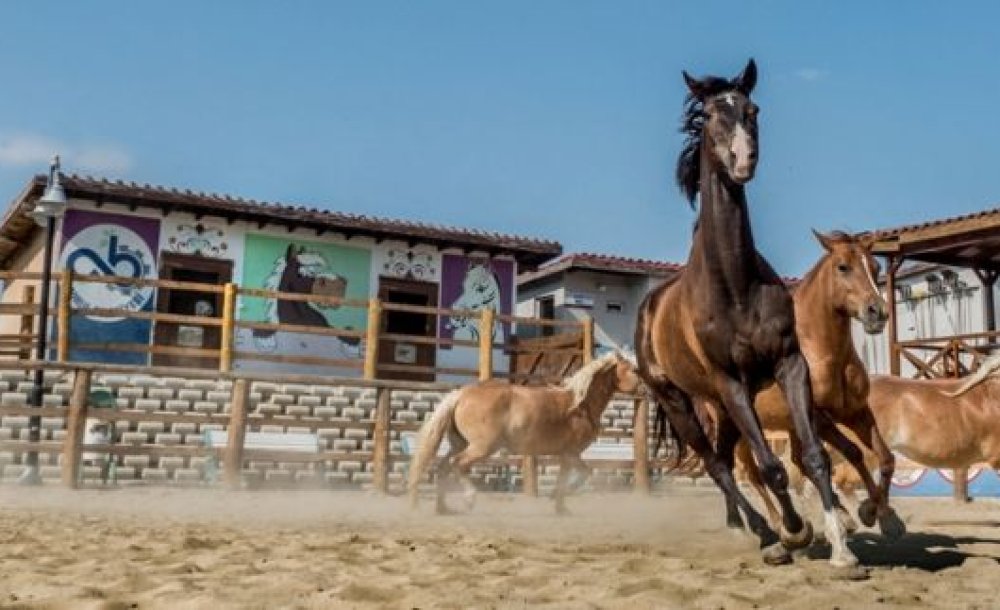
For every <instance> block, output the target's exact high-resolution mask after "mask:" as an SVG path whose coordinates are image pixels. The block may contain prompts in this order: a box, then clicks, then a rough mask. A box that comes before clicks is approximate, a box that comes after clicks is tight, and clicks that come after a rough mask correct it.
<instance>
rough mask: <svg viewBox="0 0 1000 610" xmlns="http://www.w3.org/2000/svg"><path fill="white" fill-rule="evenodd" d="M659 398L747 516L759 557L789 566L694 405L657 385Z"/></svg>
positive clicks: (784, 552) (681, 433) (682, 435)
mask: <svg viewBox="0 0 1000 610" xmlns="http://www.w3.org/2000/svg"><path fill="white" fill-rule="evenodd" d="M657 391H658V393H659V394H660V398H661V399H662V400H663V404H664V405H665V406H666V408H665V412H666V414H667V418H668V419H669V420H670V425H671V426H673V428H674V430H675V431H676V432H677V434H678V435H679V436H680V438H681V439H683V440H684V442H685V443H687V445H688V446H689V447H691V449H692V450H693V451H694V452H695V453H697V454H698V457H700V458H701V460H702V462H703V463H704V464H705V471H706V472H707V473H708V476H710V477H712V480H713V481H715V484H716V485H717V486H718V487H719V489H720V490H721V491H722V494H723V495H724V496H725V497H726V500H727V502H728V501H729V498H730V497H732V498H734V500H733V501H734V502H735V503H736V504H737V505H738V506H739V508H740V509H741V510H742V511H743V514H744V515H746V518H747V524H748V525H749V527H750V531H751V532H753V533H754V534H755V535H756V536H757V538H758V539H759V540H760V548H761V556H762V558H763V559H764V562H765V563H768V564H771V565H780V564H785V563H789V562H791V560H792V557H791V555H789V554H788V550H787V549H786V548H785V547H784V546H783V545H782V544H781V541H780V539H779V538H778V535H777V534H776V533H775V532H774V530H772V529H771V528H770V527H769V526H768V525H767V521H765V520H764V517H763V516H762V515H761V514H760V513H758V512H757V511H756V510H755V509H754V507H753V505H752V504H750V502H749V501H748V500H747V499H746V497H745V496H744V495H743V494H742V493H741V492H740V489H739V486H738V485H737V484H736V480H735V479H734V478H733V471H732V468H727V467H726V464H725V463H724V462H723V460H722V459H721V458H720V457H719V455H718V453H716V452H715V451H714V450H713V449H712V443H711V442H710V441H709V440H708V437H707V436H706V435H705V431H704V430H703V429H702V427H701V422H699V421H698V418H697V416H696V415H695V412H694V406H693V405H692V404H691V400H690V398H688V397H687V395H685V394H684V393H683V392H681V391H680V390H679V389H677V388H675V387H673V386H669V385H665V384H660V385H659V386H658V387H657Z"/></svg>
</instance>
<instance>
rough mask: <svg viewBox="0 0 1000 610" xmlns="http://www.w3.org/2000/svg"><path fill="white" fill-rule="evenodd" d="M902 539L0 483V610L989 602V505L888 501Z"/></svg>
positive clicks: (333, 499) (994, 594) (623, 502)
mask: <svg viewBox="0 0 1000 610" xmlns="http://www.w3.org/2000/svg"><path fill="white" fill-rule="evenodd" d="M897 505H898V506H899V509H900V513H901V514H902V515H903V516H904V518H905V520H906V521H907V522H908V525H909V528H910V533H909V534H908V535H907V536H906V537H905V538H904V539H903V540H902V541H901V542H899V543H897V544H895V545H888V544H885V543H883V542H882V541H881V540H880V539H878V537H876V536H873V535H871V534H864V533H862V534H859V535H857V536H855V538H854V540H853V542H852V547H853V548H854V550H855V551H856V553H857V554H858V555H859V556H860V558H861V559H862V561H863V562H864V563H865V564H866V565H868V566H871V567H870V574H869V578H868V579H867V580H864V581H855V580H850V579H848V578H846V577H845V574H844V573H843V572H838V571H836V570H834V569H832V568H831V567H829V565H828V564H827V563H826V561H825V559H824V556H825V553H824V550H823V549H822V548H820V547H814V548H812V549H810V550H809V552H808V553H807V554H803V555H799V556H797V558H796V561H795V563H794V565H791V566H785V567H780V568H772V567H767V566H764V565H762V563H761V561H760V559H759V557H758V554H757V550H756V545H755V544H754V542H753V541H752V540H750V539H748V538H744V537H741V536H738V535H734V534H732V533H729V532H728V531H726V530H725V529H724V528H723V527H721V524H722V522H723V514H722V503H721V500H720V497H719V496H718V495H717V494H716V492H715V491H714V490H711V489H700V488H680V487H678V488H676V490H673V491H670V492H669V493H667V494H666V495H664V496H659V497H653V498H639V497H634V496H631V495H626V494H617V495H590V496H583V497H576V498H572V500H571V504H570V506H571V508H572V509H573V511H574V514H573V515H571V516H569V517H563V518H560V517H556V516H555V515H554V514H553V511H552V506H551V504H550V502H549V501H547V500H545V499H529V498H524V497H520V496H510V495H492V496H491V495H481V496H480V498H479V504H478V505H477V506H476V509H475V510H474V511H473V512H472V513H470V514H460V515H453V516H447V517H437V516H433V515H431V512H430V508H431V507H430V502H429V501H425V502H424V503H423V504H422V506H421V508H420V509H419V511H418V512H417V513H416V514H413V513H410V512H408V511H407V510H406V509H405V505H404V502H403V500H402V499H400V498H378V497H374V496H371V495H367V494H362V493H329V492H326V493H323V492H282V493H279V492H244V493H228V492H222V491H207V490H172V489H157V488H131V489H121V490H111V491H78V492H69V491H65V490H61V489H55V488H44V489H29V490H26V489H21V488H15V487H5V488H0V607H3V608H19V607H24V608H29V607H30V608H136V607H138V608H212V609H213V610H216V609H220V608H282V607H289V608H376V607H377V608H381V607H386V608H494V607H496V608H522V607H549V608H629V609H633V610H634V609H638V608H757V607H759V608H768V607H786V608H809V609H810V610H818V609H820V608H835V607H839V608H892V607H916V606H924V607H934V608H975V607H979V608H993V607H997V606H998V604H1000V593H998V590H1000V589H998V588H1000V563H998V561H1000V559H998V558H1000V504H997V503H995V502H990V501H978V502H975V503H973V504H970V505H968V506H960V507H956V506H954V505H952V504H951V503H950V502H949V501H946V500H940V501H938V500H899V501H898V502H897Z"/></svg>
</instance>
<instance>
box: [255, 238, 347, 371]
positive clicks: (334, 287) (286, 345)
mask: <svg viewBox="0 0 1000 610" xmlns="http://www.w3.org/2000/svg"><path fill="white" fill-rule="evenodd" d="M331 267H332V265H331V264H330V262H329V261H327V260H326V258H325V257H324V256H323V255H321V254H319V253H317V252H312V251H310V250H307V249H306V248H304V247H302V246H298V245H296V244H289V245H288V249H287V250H286V252H285V255H284V256H282V257H279V258H277V259H276V260H275V261H274V268H273V269H272V270H271V273H270V274H269V275H268V276H267V278H266V279H265V280H264V289H265V290H274V291H277V292H290V293H295V294H312V295H316V296H332V297H340V298H342V297H343V296H344V294H345V293H346V291H347V280H346V279H345V278H344V277H342V276H340V275H338V274H336V273H335V272H333V270H332V269H331ZM338 307H339V305H331V304H321V303H311V302H307V301H293V300H289V299H278V298H271V299H267V301H266V302H265V306H264V312H265V316H264V317H265V320H264V321H266V322H271V323H280V324H295V325H298V326H322V327H326V328H332V325H331V324H330V321H329V320H328V319H327V317H326V315H325V314H324V311H326V310H333V309H337V308H338ZM346 330H350V329H346ZM253 340H254V345H255V346H256V347H257V349H258V350H260V351H263V352H269V353H279V354H282V353H308V354H315V355H324V356H325V355H333V356H335V357H336V356H341V357H348V358H357V357H359V356H360V343H361V341H360V339H358V338H356V337H332V336H327V335H311V334H309V333H293V332H286V331H274V330H269V329H256V328H255V329H254V330H253Z"/></svg>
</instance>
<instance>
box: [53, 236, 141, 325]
mask: <svg viewBox="0 0 1000 610" xmlns="http://www.w3.org/2000/svg"><path fill="white" fill-rule="evenodd" d="M155 260H156V259H155V258H154V256H153V253H152V252H151V251H150V249H149V246H148V245H146V242H145V240H143V239H142V238H141V237H139V235H137V234H136V233H135V231H132V230H131V229H129V228H127V227H122V226H119V225H109V224H98V225H92V226H90V227H87V228H86V229H83V230H82V231H80V232H79V233H77V234H76V235H74V236H73V237H72V238H71V239H70V240H69V242H68V243H67V244H66V247H65V249H64V251H63V255H62V266H63V267H64V268H69V269H71V270H72V271H73V273H75V274H77V275H83V276H91V277H93V276H109V275H117V276H122V277H130V278H152V277H153V276H154V275H155V269H154V264H155ZM153 290H154V289H153V287H152V286H133V285H130V284H113V283H105V282H80V281H78V282H74V283H73V307H74V308H89V307H97V308H106V309H125V310H128V311H139V310H141V309H143V308H144V307H145V306H146V304H147V303H149V300H150V299H151V298H152V297H153ZM87 317H88V318H89V319H91V320H94V321H99V322H117V321H119V320H122V319H124V317H122V316H87Z"/></svg>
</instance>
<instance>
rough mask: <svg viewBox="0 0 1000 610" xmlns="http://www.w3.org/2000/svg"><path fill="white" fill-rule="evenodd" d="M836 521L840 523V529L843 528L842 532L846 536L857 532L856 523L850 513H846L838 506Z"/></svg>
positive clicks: (845, 510)
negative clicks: (845, 533)
mask: <svg viewBox="0 0 1000 610" xmlns="http://www.w3.org/2000/svg"><path fill="white" fill-rule="evenodd" d="M836 514H837V519H838V520H839V521H840V527H842V528H844V531H845V532H847V533H848V534H853V533H854V532H856V531H858V522H857V521H855V520H854V517H852V516H851V513H849V512H847V509H845V508H844V507H843V506H838V507H837V508H836Z"/></svg>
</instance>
